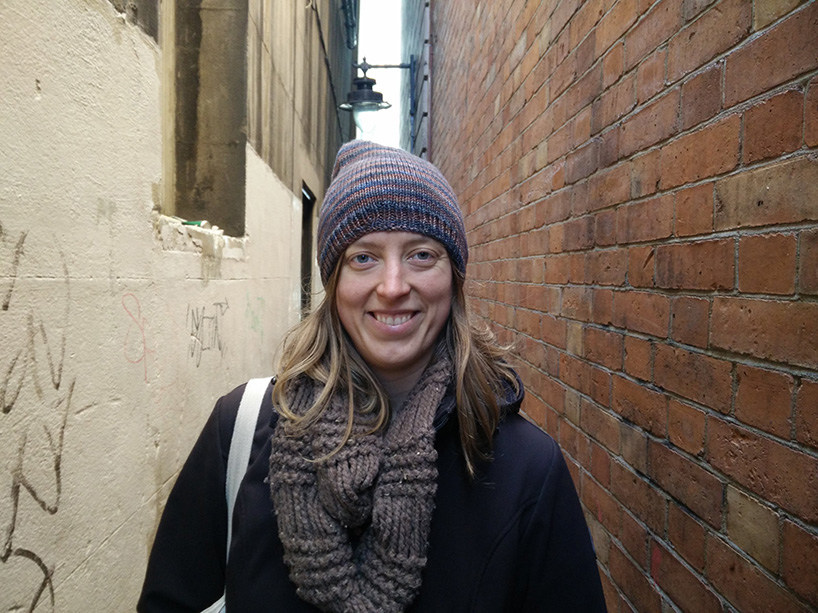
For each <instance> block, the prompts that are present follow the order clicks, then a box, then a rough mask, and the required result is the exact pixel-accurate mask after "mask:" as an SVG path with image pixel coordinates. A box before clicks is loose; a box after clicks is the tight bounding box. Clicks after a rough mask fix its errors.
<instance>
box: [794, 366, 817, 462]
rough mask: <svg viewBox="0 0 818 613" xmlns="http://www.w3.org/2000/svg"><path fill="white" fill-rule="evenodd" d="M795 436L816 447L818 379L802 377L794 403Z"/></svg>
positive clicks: (801, 441) (802, 441)
mask: <svg viewBox="0 0 818 613" xmlns="http://www.w3.org/2000/svg"><path fill="white" fill-rule="evenodd" d="M795 415H796V418H795V424H796V430H795V438H796V439H798V441H799V442H800V443H803V444H805V445H810V446H811V447H815V448H816V449H818V381H811V380H808V379H804V380H803V381H802V382H801V387H800V388H799V390H798V399H797V401H796V404H795Z"/></svg>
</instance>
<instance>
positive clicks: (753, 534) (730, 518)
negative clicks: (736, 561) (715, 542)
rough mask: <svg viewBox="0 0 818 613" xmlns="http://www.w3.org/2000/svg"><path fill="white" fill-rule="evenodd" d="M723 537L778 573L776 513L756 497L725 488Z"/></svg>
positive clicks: (777, 518)
mask: <svg viewBox="0 0 818 613" xmlns="http://www.w3.org/2000/svg"><path fill="white" fill-rule="evenodd" d="M726 502H727V522H726V524H727V537H728V538H729V539H730V540H731V541H732V542H733V543H734V544H735V545H736V546H737V547H739V548H741V550H742V551H744V553H746V554H747V555H749V556H750V557H752V558H753V559H754V560H755V561H756V562H759V563H760V564H761V565H762V566H764V567H765V568H766V569H767V570H769V571H770V572H773V573H777V572H778V568H779V552H780V550H781V546H780V539H779V537H778V533H779V526H778V524H779V516H778V513H777V512H776V511H775V510H773V509H771V508H770V506H769V505H767V504H766V503H764V502H763V501H761V500H759V499H758V498H757V497H754V496H752V495H749V494H747V493H746V492H743V491H741V490H740V489H738V488H735V487H733V486H732V485H728V486H727V496H726Z"/></svg>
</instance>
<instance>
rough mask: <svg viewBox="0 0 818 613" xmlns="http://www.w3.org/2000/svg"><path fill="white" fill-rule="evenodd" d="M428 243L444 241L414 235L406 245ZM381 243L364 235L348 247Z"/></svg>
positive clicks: (364, 246)
mask: <svg viewBox="0 0 818 613" xmlns="http://www.w3.org/2000/svg"><path fill="white" fill-rule="evenodd" d="M427 243H428V244H433V243H437V244H440V245H442V243H440V242H439V241H436V240H435V239H433V238H431V237H429V236H423V235H420V236H418V237H417V238H414V237H413V238H410V239H408V240H407V241H406V243H405V245H406V246H408V247H414V246H415V245H420V244H427ZM381 244H382V243H381V241H379V240H373V239H367V237H366V236H363V237H361V238H359V239H358V240H357V241H355V242H354V243H352V244H351V245H349V246H348V247H347V249H352V248H361V247H363V248H371V247H377V246H380V245H381Z"/></svg>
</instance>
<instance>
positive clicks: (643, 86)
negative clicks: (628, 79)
mask: <svg viewBox="0 0 818 613" xmlns="http://www.w3.org/2000/svg"><path fill="white" fill-rule="evenodd" d="M666 59H667V51H665V50H664V49H660V50H659V51H655V52H654V53H653V54H651V55H650V56H649V57H648V58H647V59H646V60H645V61H644V62H642V63H641V64H639V68H638V69H637V70H636V98H637V100H638V101H639V104H642V103H644V102H646V101H647V100H650V99H651V98H653V96H655V95H656V94H658V93H659V92H660V91H662V88H663V87H664V84H665V61H666Z"/></svg>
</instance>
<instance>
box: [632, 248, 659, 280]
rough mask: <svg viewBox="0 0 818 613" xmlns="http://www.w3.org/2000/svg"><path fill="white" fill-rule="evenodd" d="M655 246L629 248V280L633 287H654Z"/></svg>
mask: <svg viewBox="0 0 818 613" xmlns="http://www.w3.org/2000/svg"><path fill="white" fill-rule="evenodd" d="M654 251H655V250H654V248H653V247H631V248H630V249H628V281H629V283H630V285H631V286H633V287H653V286H654V283H653V274H654V267H655V259H654Z"/></svg>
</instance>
